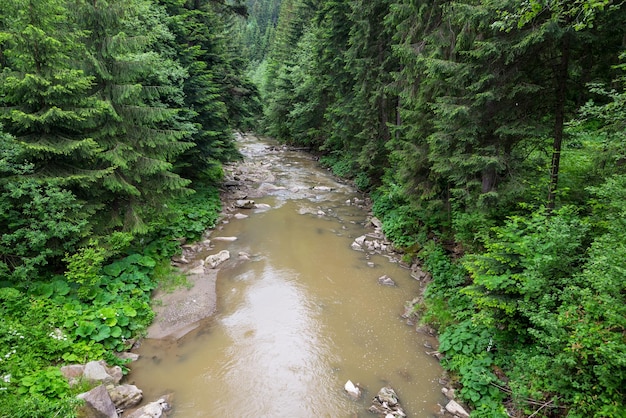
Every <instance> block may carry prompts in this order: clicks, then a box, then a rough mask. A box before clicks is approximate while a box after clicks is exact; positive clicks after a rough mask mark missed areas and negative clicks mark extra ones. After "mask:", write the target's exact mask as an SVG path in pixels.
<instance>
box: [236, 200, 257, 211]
mask: <svg viewBox="0 0 626 418" xmlns="http://www.w3.org/2000/svg"><path fill="white" fill-rule="evenodd" d="M254 206H255V205H254V200H250V199H240V200H237V201H235V207H236V208H239V209H254Z"/></svg>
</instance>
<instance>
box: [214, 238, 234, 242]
mask: <svg viewBox="0 0 626 418" xmlns="http://www.w3.org/2000/svg"><path fill="white" fill-rule="evenodd" d="M213 241H226V242H233V241H237V237H215V238H213Z"/></svg>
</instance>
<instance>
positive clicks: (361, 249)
mask: <svg viewBox="0 0 626 418" xmlns="http://www.w3.org/2000/svg"><path fill="white" fill-rule="evenodd" d="M350 248H352V249H353V250H354V251H363V247H361V246H360V245H359V244H357V243H356V241H355V242H353V243H352V245H351V246H350Z"/></svg>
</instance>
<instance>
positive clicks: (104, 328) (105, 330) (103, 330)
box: [91, 324, 111, 342]
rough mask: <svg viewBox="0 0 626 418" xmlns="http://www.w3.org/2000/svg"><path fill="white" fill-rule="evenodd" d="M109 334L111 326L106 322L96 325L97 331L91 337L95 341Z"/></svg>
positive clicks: (107, 336) (103, 338)
mask: <svg viewBox="0 0 626 418" xmlns="http://www.w3.org/2000/svg"><path fill="white" fill-rule="evenodd" d="M110 336H111V327H109V326H108V325H106V324H102V325H100V326H99V327H98V332H97V333H96V334H95V335H93V336H92V337H91V339H92V340H94V341H96V342H100V341H103V340H105V339H107V338H109V337H110Z"/></svg>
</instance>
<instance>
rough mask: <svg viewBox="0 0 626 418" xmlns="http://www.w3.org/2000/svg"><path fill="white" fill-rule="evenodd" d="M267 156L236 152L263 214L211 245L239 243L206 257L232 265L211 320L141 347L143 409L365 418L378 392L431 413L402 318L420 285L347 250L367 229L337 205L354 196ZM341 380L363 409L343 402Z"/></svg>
mask: <svg viewBox="0 0 626 418" xmlns="http://www.w3.org/2000/svg"><path fill="white" fill-rule="evenodd" d="M269 145H270V144H269V143H268V142H267V141H261V140H258V139H256V138H255V137H253V136H243V137H241V138H240V141H239V146H240V149H241V151H242V153H243V154H244V156H245V158H246V161H252V162H254V164H256V167H263V168H264V169H265V170H268V172H269V173H270V175H269V178H268V180H271V181H270V182H266V183H264V184H261V185H260V186H259V189H258V190H261V189H262V190H264V191H263V192H262V193H258V196H259V197H256V198H255V199H254V201H255V202H256V203H261V204H265V205H268V206H263V207H261V208H259V209H249V210H240V211H239V212H240V213H242V214H245V215H248V217H247V218H243V219H236V218H230V219H229V220H227V221H225V222H224V223H222V224H221V226H220V227H219V228H218V229H216V230H214V231H213V232H212V234H211V238H216V237H218V236H223V237H237V239H236V240H235V241H217V240H214V241H213V247H212V248H211V249H210V251H207V253H211V254H213V253H217V252H218V251H220V250H224V249H225V250H228V251H229V252H230V253H231V254H233V255H234V256H233V257H232V258H231V259H230V260H228V261H227V262H226V263H224V264H223V265H222V266H221V269H220V271H219V273H218V276H217V306H218V309H217V312H216V313H215V314H214V315H212V316H211V317H210V318H208V319H205V320H203V321H202V322H201V323H200V324H199V326H198V327H197V328H196V329H195V330H193V331H191V332H189V333H188V334H186V335H185V336H183V337H181V338H178V339H146V340H144V341H143V342H142V345H141V347H140V348H139V350H138V354H140V356H141V357H140V359H139V360H138V361H137V362H135V363H134V364H133V365H132V366H131V372H130V374H129V375H128V376H127V378H126V380H127V382H130V383H133V384H135V385H137V386H138V387H140V388H141V389H142V390H143V392H144V397H145V399H147V400H154V399H156V398H157V397H158V396H160V395H162V394H166V393H170V392H173V393H174V398H173V406H174V409H173V411H172V412H171V414H170V415H168V416H170V417H175V418H192V417H236V418H244V417H255V418H256V417H285V418H287V417H302V418H309V417H311V418H313V417H339V418H341V417H356V416H359V417H360V416H363V417H365V416H368V415H369V413H368V412H367V408H368V407H369V406H370V404H371V399H372V397H373V396H374V395H376V393H377V392H378V390H379V389H380V388H381V387H383V386H387V385H389V386H391V387H392V388H393V389H394V390H395V391H396V393H397V394H398V397H399V399H400V402H401V404H402V405H403V407H404V409H405V412H406V413H407V415H408V416H409V417H432V416H434V415H435V414H436V412H438V411H439V407H438V406H437V403H438V402H441V401H442V398H441V396H442V395H441V392H440V386H439V384H438V383H437V380H438V378H439V377H440V374H441V368H440V366H439V364H438V363H437V361H436V360H435V359H433V358H432V357H430V356H428V355H427V354H426V353H425V351H427V349H426V348H425V344H427V343H428V342H429V341H430V340H429V337H427V336H425V335H422V334H420V333H417V332H416V331H415V328H414V326H409V325H407V323H406V321H405V320H403V319H402V318H401V314H402V313H403V311H404V304H405V302H406V301H408V300H411V299H413V298H414V297H415V296H416V294H417V293H418V292H419V288H420V287H419V283H418V282H417V281H415V280H414V279H413V278H411V276H410V271H409V270H407V269H405V268H402V267H401V266H399V265H398V263H396V262H392V261H390V260H391V259H390V257H388V256H384V255H377V254H368V253H366V252H364V251H356V250H354V249H352V248H351V244H352V243H353V241H354V239H355V238H356V237H359V236H361V235H363V234H366V233H368V232H372V227H371V226H367V225H366V218H367V213H366V212H365V210H364V209H362V208H359V207H357V206H355V205H353V204H347V201H348V200H352V199H354V198H355V197H357V198H360V197H361V196H359V195H358V193H356V191H355V190H353V189H352V188H351V187H349V186H347V185H344V184H342V183H339V182H337V181H336V180H335V179H334V178H333V176H331V175H330V174H329V173H328V172H327V171H325V170H323V169H321V168H319V167H318V165H317V163H316V162H315V161H313V159H312V158H311V157H310V156H308V155H307V154H304V153H301V152H297V151H289V150H283V149H280V148H278V149H277V148H269ZM274 145H275V144H274ZM207 253H202V254H200V257H205V256H206V255H207ZM240 253H242V254H243V253H245V254H248V255H249V256H248V257H244V258H241V257H237V256H236V255H237V254H240ZM383 275H387V276H389V277H390V278H392V279H393V281H394V282H395V283H396V286H384V285H381V284H379V282H378V279H379V278H380V277H381V276H383ZM348 380H351V381H352V382H354V383H355V384H356V383H358V384H359V386H360V387H362V388H363V390H364V396H363V397H362V398H361V399H359V400H354V399H352V398H351V397H350V396H348V395H347V394H346V392H345V391H344V389H343V388H344V384H345V383H346V381H348ZM369 416H371V415H369Z"/></svg>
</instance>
